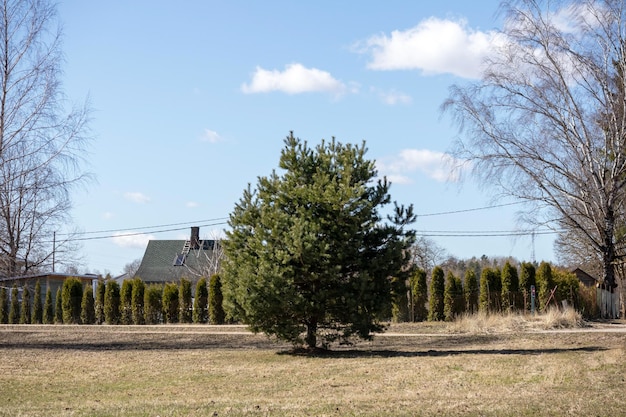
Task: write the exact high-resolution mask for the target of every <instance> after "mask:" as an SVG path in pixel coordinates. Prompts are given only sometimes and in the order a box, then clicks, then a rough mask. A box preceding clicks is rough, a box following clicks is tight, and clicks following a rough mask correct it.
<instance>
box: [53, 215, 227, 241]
mask: <svg viewBox="0 0 626 417" xmlns="http://www.w3.org/2000/svg"><path fill="white" fill-rule="evenodd" d="M216 220H217V219H216ZM192 223H194V224H195V222H192ZM179 224H190V223H179ZM222 224H227V222H216V223H207V224H200V225H198V227H208V226H218V225H222ZM186 229H187V228H186V227H178V228H173V229H163V230H153V231H150V232H149V233H167V232H176V231H179V230H186ZM128 230H144V228H139V227H137V228H131V229H120V230H110V231H108V232H118V231H128ZM89 233H97V232H89ZM100 233H105V232H100ZM143 234H145V232H137V233H122V234H114V235H107V236H93V237H77V238H70V239H67V241H69V242H79V241H87V240H101V239H113V238H118V237H130V236H140V235H143ZM47 243H51V242H47Z"/></svg>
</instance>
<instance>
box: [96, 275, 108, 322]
mask: <svg viewBox="0 0 626 417" xmlns="http://www.w3.org/2000/svg"><path fill="white" fill-rule="evenodd" d="M105 292H106V283H105V282H104V281H103V280H101V279H99V280H98V284H97V285H96V298H95V300H94V310H95V314H96V324H102V323H104V319H105V317H104V293H105Z"/></svg>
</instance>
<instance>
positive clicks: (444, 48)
mask: <svg viewBox="0 0 626 417" xmlns="http://www.w3.org/2000/svg"><path fill="white" fill-rule="evenodd" d="M498 39H499V37H498V35H497V34H496V32H481V31H475V30H472V29H471V28H469V27H468V26H467V22H466V21H465V20H456V21H453V20H443V19H438V18H435V17H431V18H429V19H426V20H423V21H422V22H420V23H419V24H418V25H417V26H415V27H413V28H411V29H408V30H405V31H399V30H395V31H393V32H391V34H390V35H386V34H381V35H376V36H372V37H371V38H369V39H368V40H366V41H365V42H364V43H362V44H361V45H360V46H361V47H360V48H359V49H360V50H361V52H365V53H369V54H370V55H371V60H370V62H369V63H368V68H370V69H373V70H414V69H416V70H421V71H422V72H423V73H424V74H444V73H449V74H454V75H458V76H461V77H465V78H479V77H480V75H481V71H482V63H483V60H484V59H485V58H486V57H487V55H488V54H489V53H490V51H491V50H492V44H493V43H494V42H497V40H498Z"/></svg>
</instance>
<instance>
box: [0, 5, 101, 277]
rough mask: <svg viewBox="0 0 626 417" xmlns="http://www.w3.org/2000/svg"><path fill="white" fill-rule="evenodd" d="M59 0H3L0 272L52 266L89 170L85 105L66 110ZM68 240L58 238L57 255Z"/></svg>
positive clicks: (0, 27) (0, 22) (0, 8)
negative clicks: (76, 190)
mask: <svg viewBox="0 0 626 417" xmlns="http://www.w3.org/2000/svg"><path fill="white" fill-rule="evenodd" d="M62 62H63V55H62V51H61V30H60V26H59V24H58V20H57V15H56V8H55V5H54V3H52V2H49V1H47V0H0V275H6V276H14V275H19V274H26V273H29V272H33V270H36V269H37V268H40V267H42V266H44V265H45V266H49V265H50V262H51V260H52V257H53V241H54V240H55V239H54V232H55V231H57V230H65V231H66V230H67V224H68V220H69V214H70V208H71V201H70V191H71V189H72V188H73V187H74V186H75V185H77V184H79V183H81V182H83V181H84V180H85V179H86V178H87V175H85V174H83V173H82V172H81V170H80V163H81V162H82V159H81V158H82V156H83V155H84V151H85V146H86V143H87V139H86V132H87V122H88V116H89V111H88V108H87V106H86V105H84V106H81V107H78V108H73V109H71V110H69V111H66V104H67V100H66V98H65V96H64V94H63V92H62V89H61V83H60V75H61V64H62ZM67 245H68V241H67V239H66V240H63V239H58V240H57V241H56V245H55V246H56V247H57V253H60V252H62V249H63V248H64V247H65V248H67Z"/></svg>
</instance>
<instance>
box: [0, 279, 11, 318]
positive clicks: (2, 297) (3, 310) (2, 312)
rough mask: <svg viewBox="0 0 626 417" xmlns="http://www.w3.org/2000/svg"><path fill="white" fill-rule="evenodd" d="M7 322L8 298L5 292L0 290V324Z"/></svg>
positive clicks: (3, 289)
mask: <svg viewBox="0 0 626 417" xmlns="http://www.w3.org/2000/svg"><path fill="white" fill-rule="evenodd" d="M8 322H9V297H8V295H7V290H6V289H5V288H4V287H2V288H0V323H2V324H6V323H8Z"/></svg>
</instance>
